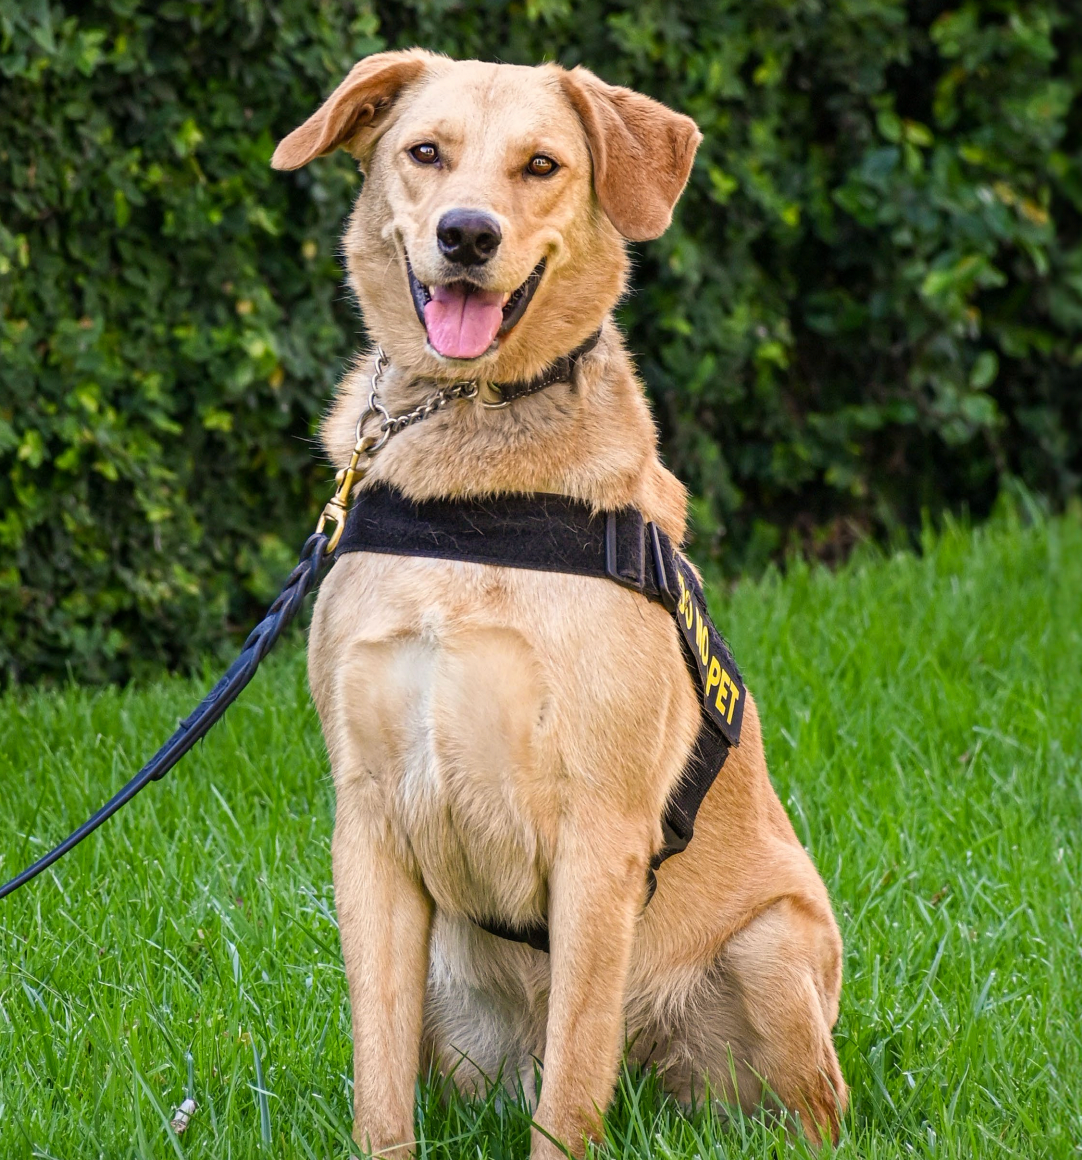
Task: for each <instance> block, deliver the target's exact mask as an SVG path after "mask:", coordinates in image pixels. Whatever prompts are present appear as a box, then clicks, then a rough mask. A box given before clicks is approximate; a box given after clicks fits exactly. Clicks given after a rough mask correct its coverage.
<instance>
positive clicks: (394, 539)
mask: <svg viewBox="0 0 1082 1160" xmlns="http://www.w3.org/2000/svg"><path fill="white" fill-rule="evenodd" d="M348 552H380V553H384V554H386V555H391V556H426V557H431V558H434V559H440V560H460V561H464V562H467V563H473V564H490V565H495V566H499V567H502V568H526V569H529V570H531V571H535V572H565V573H570V574H572V575H576V576H593V577H596V578H598V579H602V580H611V581H613V582H614V583H616V584H620V585H622V586H623V587H624V588H629V589H631V590H632V591H633V592H637V593H639V594H640V595H642V596H645V597H646V599H647V600H652V601H655V602H656V603H659V604H661V605H663V606H664V607H665V608H666V610H667V611H668V612H669V613H670V614H671V615H672V616H673V618H674V619H675V620H676V623H677V625H678V626H679V628H680V637H681V640H682V641H683V644H684V652H685V655H686V659H687V661H688V668H689V670H690V672H691V675H692V677H693V679H694V680H695V681H696V683H697V684H698V686H699V688H700V690H701V692H702V698H701V705H702V714H701V722H700V725H699V734H698V737H697V738H696V740H695V745H694V747H693V748H692V751H691V753H690V755H689V757H688V760H687V764H686V765H685V766H684V770H683V773H682V774H681V777H680V780H679V782H678V783H677V785H676V788H675V789H674V790H673V793H672V795H671V796H670V798H669V801H668V803H667V804H666V807H665V813H664V815H663V817H662V820H661V827H662V833H663V836H664V845H663V846H662V848H661V849H660V850H659V851H658V853H657V854H655V855H654V857H653V859H652V860H651V862H650V869H649V881H648V900H649V898H650V897H652V896H653V893H654V889H655V886H656V879H655V874H654V872H655V871H656V870H657V868H658V867H659V866H660V865H661V863H662V862H664V861H665V859H666V858H670V857H672V855H673V854H679V853H680V851H681V850H684V849H685V848H686V847H687V844H688V842H690V841H691V838H692V835H693V834H694V832H695V816H696V814H697V813H698V811H699V807H700V806H701V805H702V801H703V798H704V797H706V793H707V791H708V790H709V789H710V787H711V785H713V784H714V780H715V778H716V777H717V775H718V772H719V771H720V769H721V767H722V765H723V764H724V762H725V758H726V756H727V755H728V752H729V746H730V745H737V744H739V742H740V725H741V721H742V719H743V715H744V704H745V699H746V694H745V691H744V684H743V682H742V680H741V678H740V673H739V671H738V669H737V667H736V663H735V661H734V660H733V658H732V654H731V653H730V652H729V649H728V646H727V645H726V644H725V641H724V640H723V639H722V637H721V634H720V633H719V632H718V630H717V629H716V628H715V627H714V624H713V622H712V621H711V620H710V617H709V615H708V614H707V611H706V602H705V600H704V598H703V591H702V587H701V586H700V584H699V581H698V578H697V577H696V576H695V573H694V572H693V571H692V569H691V566H690V565H689V564H688V562H687V561H686V560H685V559H684V557H683V556H681V555H680V553H679V552H677V551H676V550H675V549H674V548H673V546H672V543H671V541H670V540H669V537H668V536H667V535H666V534H665V533H664V532H663V531H662V530H661V529H660V528H659V527H658V526H657V525H656V524H653V523H648V522H646V521H644V520H643V518H642V515H641V514H640V513H639V512H638V511H637V510H636V509H635V508H623V509H621V510H619V511H612V512H594V511H593V510H592V509H591V508H590V506H589V505H588V504H585V503H583V502H582V501H581V500H576V499H571V498H569V497H568V496H563V495H547V494H538V495H516V494H512V495H501V496H496V497H493V498H491V499H455V500H449V499H435V500H423V501H420V502H417V501H413V500H409V499H407V498H406V497H405V496H403V495H402V493H401V492H399V491H397V490H395V489H394V488H391V487H387V486H385V485H379V486H375V487H370V488H368V489H367V490H365V491H362V492H361V494H360V495H359V496H358V497H357V499H356V500H355V501H354V505H353V508H352V510H351V511H350V513H349V517H348V519H347V520H346V526H345V530H344V532H343V533H342V539H341V541H340V543H339V545H338V553H337V554H338V555H342V554H344V553H348ZM474 922H476V923H477V925H478V926H480V927H481V928H482V929H483V930H486V931H488V932H489V933H490V934H494V935H498V936H499V937H500V938H505V939H511V940H513V941H516V942H524V943H528V944H529V945H530V946H532V947H534V948H536V949H537V950H542V951H547V950H548V949H549V939H548V926H547V924H546V923H543V922H536V923H532V924H530V925H528V926H518V927H516V926H512V925H510V924H508V923H505V922H503V921H502V920H500V919H499V918H498V917H492V916H479V917H475V918H474Z"/></svg>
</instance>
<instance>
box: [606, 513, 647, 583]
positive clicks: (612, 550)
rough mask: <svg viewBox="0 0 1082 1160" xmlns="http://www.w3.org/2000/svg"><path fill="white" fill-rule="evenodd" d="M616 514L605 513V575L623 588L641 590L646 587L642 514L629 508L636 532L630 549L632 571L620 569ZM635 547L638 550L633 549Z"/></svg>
mask: <svg viewBox="0 0 1082 1160" xmlns="http://www.w3.org/2000/svg"><path fill="white" fill-rule="evenodd" d="M617 514H618V513H616V512H606V513H605V575H606V576H607V577H608V578H609V579H610V580H615V581H616V583H617V584H621V585H623V587H624V588H630V589H631V590H632V591H633V592H642V590H643V589H644V588H645V587H646V568H645V564H646V561H645V556H646V552H645V545H644V543H643V523H642V516H641V515H639V513H638V512H637V511H635V510H634V509H629V512H628V514H629V515H630V516H631V517H633V519H634V525H635V533H636V534H635V536H634V546H633V549H632V551H633V552H634V555H635V559H634V560H633V561H632V565H633V567H634V571H633V572H631V571H621V570H620V551H619V547H620V537H619V535H618V532H619V529H618V527H617V522H616V517H617ZM635 548H637V549H638V551H634V549H635Z"/></svg>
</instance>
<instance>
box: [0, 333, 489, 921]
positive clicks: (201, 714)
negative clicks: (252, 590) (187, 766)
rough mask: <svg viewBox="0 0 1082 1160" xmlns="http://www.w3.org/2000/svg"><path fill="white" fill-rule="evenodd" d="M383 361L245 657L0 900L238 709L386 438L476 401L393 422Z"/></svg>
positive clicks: (461, 388)
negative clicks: (349, 447) (372, 426)
mask: <svg viewBox="0 0 1082 1160" xmlns="http://www.w3.org/2000/svg"><path fill="white" fill-rule="evenodd" d="M386 362H387V358H386V355H385V354H384V353H383V351H382V349H381V348H379V347H377V348H376V363H375V369H374V371H373V374H372V390H371V393H370V395H369V397H368V405H367V406H366V408H365V410H364V413H363V414H362V415H361V417H360V419H359V420H358V421H357V430H356V439H355V442H354V446H353V452H352V454H351V455H350V460H349V465H348V466H347V467H345V468H343V469H342V470H341V471H340V472H338V475H337V476H336V483H337V487H336V489H335V493H334V496H333V498H332V499H331V500H330V501H329V502H328V503H327V506H326V507H325V508H324V509H323V514H322V515H321V516H320V517H319V523H318V524H317V525H316V530H315V533H314V534H313V535H311V536H309V537H308V539H307V540H306V541H305V544H304V547H303V548H302V549H301V555H300V560H299V561H298V563H297V566H296V567H295V568H294V569H293V571H292V572H291V573H290V574H289V579H288V580H287V581H286V583H285V587H284V588H283V589H282V591H281V592H280V593H279V594H278V597H277V599H276V600H275V601H274V603H273V604H272V605H271V606H270V608H269V609H268V610H267V615H266V616H264V617H263V619H262V620H261V621H260V622H259V624H257V625H256V627H255V628H254V629H253V630H252V632H251V633H250V635H249V636H248V639H247V640H246V641H245V642H244V646H243V647H242V648H241V651H240V655H239V656H238V657H237V659H236V660H235V661H234V662H233V663H232V664H231V665H230V666H229V668H228V669H227V670H226V672H225V675H224V676H223V677H222V678H221V680H219V681H218V683H217V684H216V685H215V686H214V688H213V689H211V690H210V692H209V693H207V695H206V696H205V697H204V698H203V699H202V701H200V702H199V704H198V705H197V706H196V708H195V709H194V710H193V711H192V712H191V713H190V714H189V715H188V716H187V717H185V718H184V720H183V721H181V723H180V724H179V725H178V726H177V729H176V732H175V733H174V734H173V735H172V737H170V738H169V740H168V741H167V742H166V743H165V744H164V745H163V746H162V747H161V748H160V749H159V750H158V752H157V753H155V754H154V756H153V757H152V758H151V759H150V760H149V761H148V762H147V763H146V765H144V766H143V768H142V769H141V770H139V772H138V773H137V774H136V775H135V776H134V777H133V778H132V779H131V781H129V782H128V784H127V785H125V786H124V788H123V789H122V790H120V792H119V793H117V794H116V795H114V796H113V797H112V798H110V799H109V801H107V802H106V803H105V805H103V806H102V807H101V809H100V810H98V812H97V813H96V814H94V815H93V816H92V817H90V818H88V819H87V821H85V822H84V823H83V824H82V825H81V826H80V827H79V828H78V829H77V830H75V831H74V832H73V833H71V834H69V835H68V836H67V837H66V838H65V839H64V841H62V842H61V843H60V844H59V845H58V846H54V847H53V849H51V850H50V851H49V852H48V853H47V854H45V855H44V856H43V857H41V858H39V859H38V860H37V861H36V862H35V863H34V864H33V865H32V866H28V867H27V868H26V869H25V870H24V871H23V872H22V873H21V874H18V875H16V876H15V877H14V878H12V879H11V881H10V882H5V883H4V885H3V886H0V899H3V898H6V897H7V896H8V895H9V894H12V893H14V892H15V891H16V890H18V889H19V887H20V886H25V885H26V884H27V883H28V882H30V881H31V880H32V879H34V878H36V877H37V876H38V875H39V874H40V873H41V872H42V871H43V870H47V869H48V868H49V867H50V866H51V865H52V864H53V863H54V862H56V861H57V860H58V859H60V858H62V857H63V856H64V855H65V854H66V853H67V852H68V851H69V850H72V849H74V847H76V846H77V845H78V844H79V843H80V842H81V841H82V840H83V839H84V838H86V837H88V836H89V835H90V834H92V833H93V832H94V831H95V830H96V829H97V828H98V827H99V826H100V825H101V824H102V823H103V822H105V821H108V819H109V818H111V817H112V816H113V814H115V813H116V812H117V810H119V809H120V807H121V806H123V805H126V804H127V803H128V802H130V801H131V799H132V798H133V797H135V795H136V794H137V793H139V792H140V791H141V790H143V789H145V788H146V786H148V785H149V784H150V783H151V782H152V781H160V780H161V779H162V778H163V777H165V775H166V774H167V773H168V772H169V771H170V770H171V769H172V768H173V766H174V765H176V763H177V762H178V761H179V760H180V759H181V758H182V757H183V756H184V754H185V753H187V752H188V750H189V749H191V748H192V746H193V745H195V743H196V742H197V741H199V740H200V739H201V738H203V737H205V736H206V735H207V733H209V732H210V730H211V728H212V727H213V726H214V725H215V723H216V722H217V721H218V720H219V719H220V718H221V716H222V714H223V713H225V711H226V709H228V708H229V706H230V705H232V704H233V702H234V701H235V700H236V699H237V698H238V697H239V696H240V694H241V692H242V691H243V689H244V687H245V686H246V685H247V684H248V682H249V681H250V680H251V679H252V677H254V676H255V672H256V669H258V668H259V666H260V664H261V663H262V661H263V658H264V657H265V656H266V655H267V653H269V652H270V650H271V649H272V648H273V647H274V644H275V642H276V641H277V640H278V638H279V637H280V636H281V635H282V633H283V632H284V631H285V629H286V626H287V625H288V624H289V623H290V621H292V620H293V618H294V617H295V616H296V615H297V613H298V612H299V611H300V608H301V605H303V604H304V600H305V597H306V596H307V595H308V593H309V592H311V591H312V589H313V588H314V587H315V584H316V581H317V580H318V579H319V573H320V571H321V570H322V568H323V564H324V562H325V561H326V560H327V559H328V558H330V557H331V555H332V554H333V552H334V550H335V548H336V547H337V546H338V541H339V539H340V538H341V536H342V529H343V527H344V526H345V522H346V516H347V514H348V513H349V505H350V496H351V494H352V491H353V488H354V486H355V485H356V484H357V483H359V482H360V481H361V480H362V479H363V478H364V477H365V475H366V474H367V472H368V468H369V465H370V464H371V461H372V457H373V456H374V455H375V454H376V453H377V452H378V451H380V450H381V449H382V448H383V447H384V446H385V445H386V443H387V440H388V439H390V438H391V436H392V435H397V434H398V433H399V432H400V431H404V430H405V429H406V428H407V427H409V426H412V425H413V424H414V423H419V422H421V421H422V420H424V419H427V418H429V417H430V416H432V415H434V414H436V412H437V411H439V410H441V409H442V408H443V407H445V406H446V405H447V404H448V403H449V402H451V401H452V400H453V399H473V398H476V396H477V384H476V383H472V382H467V383H453V384H451V385H449V386H445V387H442V388H440V390H438V391H435V392H434V393H433V394H432V395H430V396H429V397H428V398H427V399H426V400H425V401H424V402H423V403H421V404H420V406H418V407H415V408H414V409H413V410H412V411H407V412H406V413H405V414H404V415H398V416H394V417H392V416H391V415H389V414H388V413H387V410H386V408H385V407H384V406H383V404H382V403H381V402H380V401H379V395H378V388H379V381H380V378H381V377H382V374H383V370H384V367H385V366H386ZM371 418H377V419H379V427H378V430H377V433H376V434H372V435H365V434H364V427H365V426H366V424H367V423H368V420H369V419H371ZM328 523H333V524H334V525H335V526H334V528H333V530H332V531H330V532H327V531H325V530H324V529H325V528H326V526H327V524H328Z"/></svg>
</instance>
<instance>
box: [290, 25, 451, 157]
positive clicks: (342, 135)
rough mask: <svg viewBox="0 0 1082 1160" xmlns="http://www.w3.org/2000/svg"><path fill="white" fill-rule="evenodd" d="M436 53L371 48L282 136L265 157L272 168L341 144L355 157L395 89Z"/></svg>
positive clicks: (412, 77)
mask: <svg viewBox="0 0 1082 1160" xmlns="http://www.w3.org/2000/svg"><path fill="white" fill-rule="evenodd" d="M436 59H437V58H436V57H435V56H434V55H433V54H432V53H429V52H425V51H424V50H423V49H418V48H410V49H406V50H405V51H404V52H377V53H376V54H375V55H374V56H366V57H365V58H364V60H362V61H358V62H357V64H355V65H354V66H353V68H351V69H350V71H349V75H348V76H347V77H346V79H345V80H344V81H343V82H342V83H341V84H340V85H339V86H338V88H336V89H335V90H334V92H333V93H331V95H330V96H329V97H328V98H327V99H326V100H325V101H324V102H323V104H322V105H320V107H319V108H318V109H317V110H316V111H315V112H314V113H313V114H312V115H311V116H310V117H309V118H308V120H307V121H305V122H304V124H303V125H301V126H300V127H299V128H297V129H294V130H293V132H292V133H290V134H289V136H288V137H283V138H282V140H281V141H280V142H279V143H278V148H277V149H275V151H274V156H273V157H272V158H271V165H272V166H273V167H274V168H275V169H300V167H301V166H302V165H307V164H308V162H309V161H311V160H313V158H316V157H322V156H324V154H327V153H333V152H334V150H335V149H337V148H338V147H339V145H344V146H345V147H346V148H347V149H348V150H349V151H350V152H351V153H352V154H353V155H354V156H355V157H356V158H357V159H358V160H359V161H360V160H363V158H364V156H365V154H366V152H367V150H368V148H369V147H370V146H371V145H372V144H373V143H374V141H375V139H376V137H377V136H378V132H376V130H377V129H378V127H379V125H380V124H381V123H382V122H383V121H384V119H385V118H384V114H385V113H386V112H387V111H388V110H389V109H390V107H391V105H392V104H394V102H395V100H396V99H397V97H398V95H399V94H400V93H401V91H402V90H403V89H404V88H405V87H406V86H407V85H409V84H412V83H413V82H414V81H416V80H418V79H419V78H420V77H421V74H422V73H423V72H424V71H425V69H426V68H428V66H429V64H430V62H432V61H434V60H436Z"/></svg>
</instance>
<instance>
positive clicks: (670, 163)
mask: <svg viewBox="0 0 1082 1160" xmlns="http://www.w3.org/2000/svg"><path fill="white" fill-rule="evenodd" d="M560 81H561V83H562V84H563V87H564V92H565V93H566V94H567V97H568V99H569V100H570V101H571V104H572V106H573V107H574V109H575V112H576V113H578V115H579V119H580V120H581V121H582V125H583V128H584V129H585V130H586V140H587V143H588V144H589V146H590V157H591V158H592V160H593V163H594V189H595V190H596V191H597V198H598V201H600V202H601V208H602V209H604V211H605V213H606V214H608V216H609V220H610V221H611V222H612V224H613V225H614V226H615V227H616V228H617V229H618V230H619V231H620V233H622V234H623V235H624V237H625V238H627V239H629V240H630V241H633V242H644V241H647V240H649V239H650V238H657V237H660V236H661V235H662V234H663V233H664V232H665V231H666V230H667V229H668V228H669V223H670V222H671V221H672V211H673V206H675V205H676V203H677V201H678V200H679V198H680V194H681V193H682V192H683V190H684V186H685V185H686V184H687V179H688V174H689V173H690V172H691V163H692V161H694V160H695V150H696V149H697V148H698V147H699V142H700V141H701V140H702V139H703V138H702V134H701V133H700V132H699V127H698V126H697V125H696V124H695V122H694V121H693V120H692V119H691V118H690V117H685V116H684V115H683V114H682V113H674V112H673V111H672V109H669V108H666V106H665V105H663V104H661V102H660V101H655V100H653V99H652V98H651V97H644V96H643V95H642V93H636V92H634V91H633V90H632V89H625V88H620V87H619V86H618V85H607V84H606V83H605V82H604V81H603V80H601V79H600V78H599V77H596V76H594V74H593V73H592V72H590V71H589V69H585V68H582V67H579V68H575V69H572V70H571V71H570V72H562V71H561V74H560Z"/></svg>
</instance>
